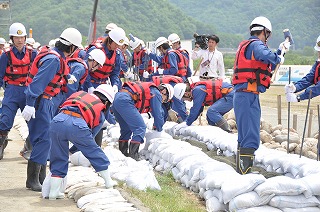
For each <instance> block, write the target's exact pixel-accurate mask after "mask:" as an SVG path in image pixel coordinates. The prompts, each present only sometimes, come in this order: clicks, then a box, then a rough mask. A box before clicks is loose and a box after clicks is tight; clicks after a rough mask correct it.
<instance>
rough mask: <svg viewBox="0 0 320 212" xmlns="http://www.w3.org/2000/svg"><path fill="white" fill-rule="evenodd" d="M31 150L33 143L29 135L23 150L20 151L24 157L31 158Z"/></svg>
mask: <svg viewBox="0 0 320 212" xmlns="http://www.w3.org/2000/svg"><path fill="white" fill-rule="evenodd" d="M31 152H32V145H31V142H30V138H29V136H28V137H27V138H26V140H25V142H24V145H23V148H22V150H21V151H20V155H21V156H22V157H24V159H26V160H29V159H30V155H31Z"/></svg>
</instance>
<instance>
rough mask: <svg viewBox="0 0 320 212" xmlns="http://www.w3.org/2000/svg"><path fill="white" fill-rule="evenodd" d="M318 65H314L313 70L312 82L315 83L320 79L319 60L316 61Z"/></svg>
mask: <svg viewBox="0 0 320 212" xmlns="http://www.w3.org/2000/svg"><path fill="white" fill-rule="evenodd" d="M317 63H318V65H317V66H316V70H315V72H314V80H313V81H314V84H317V83H318V82H319V80H320V76H319V73H320V70H319V69H320V62H317Z"/></svg>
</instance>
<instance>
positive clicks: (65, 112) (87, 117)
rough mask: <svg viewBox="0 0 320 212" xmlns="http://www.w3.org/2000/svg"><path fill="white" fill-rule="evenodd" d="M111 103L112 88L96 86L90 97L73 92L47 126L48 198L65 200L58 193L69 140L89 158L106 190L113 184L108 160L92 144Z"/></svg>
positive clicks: (63, 174)
mask: <svg viewBox="0 0 320 212" xmlns="http://www.w3.org/2000/svg"><path fill="white" fill-rule="evenodd" d="M113 100H114V90H113V88H112V86H111V85H107V84H102V85H99V86H98V87H97V88H96V89H95V90H94V91H93V94H88V93H87V92H85V91H78V92H75V93H73V94H72V95H71V96H70V97H69V98H68V99H67V100H66V101H65V102H64V103H63V104H62V107H61V109H60V112H59V114H58V115H56V116H55V117H54V118H53V120H52V122H51V124H50V130H49V134H50V138H51V140H52V146H51V150H50V171H51V173H52V175H51V178H50V192H49V199H52V200H54V199H61V198H64V194H63V193H60V189H61V184H62V181H63V178H64V177H65V176H66V175H67V172H68V159H69V141H70V142H71V143H73V145H75V146H76V147H77V149H78V150H79V151H81V152H82V153H83V155H84V156H85V157H86V158H88V160H89V161H90V163H91V165H92V167H93V168H94V169H95V170H96V172H98V173H99V174H100V176H101V177H102V178H103V179H104V181H105V186H106V188H111V187H112V186H114V185H116V182H114V181H113V180H112V179H111V177H110V173H109V169H108V167H109V165H110V161H109V159H108V157H107V156H106V155H105V153H104V152H103V150H102V149H101V148H100V147H99V146H98V145H97V144H96V143H95V140H94V136H95V135H96V134H97V133H98V132H99V131H100V129H101V127H102V125H103V124H104V122H105V113H106V111H107V110H109V107H110V105H111V104H112V102H113Z"/></svg>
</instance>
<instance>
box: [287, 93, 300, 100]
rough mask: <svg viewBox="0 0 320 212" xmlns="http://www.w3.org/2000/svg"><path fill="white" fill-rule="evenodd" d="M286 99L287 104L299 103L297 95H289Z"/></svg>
mask: <svg viewBox="0 0 320 212" xmlns="http://www.w3.org/2000/svg"><path fill="white" fill-rule="evenodd" d="M286 99H287V102H298V99H297V95H295V94H294V93H287V94H286Z"/></svg>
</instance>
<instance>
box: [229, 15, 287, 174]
mask: <svg viewBox="0 0 320 212" xmlns="http://www.w3.org/2000/svg"><path fill="white" fill-rule="evenodd" d="M271 33H272V26H271V22H270V21H269V20H268V19H267V18H266V17H263V16H259V17H256V18H255V19H254V20H253V21H252V22H251V24H250V37H249V39H248V40H244V41H242V42H241V43H240V45H239V47H238V51H237V54H236V59H235V63H234V74H233V78H232V83H233V85H234V89H235V91H236V92H235V94H234V98H233V107H234V113H235V117H236V123H237V129H238V152H237V157H236V159H237V160H236V163H237V172H238V173H239V174H246V173H250V172H251V168H252V165H253V160H254V152H255V151H256V150H257V149H258V148H259V145H260V118H261V108H260V101H259V94H260V93H264V92H265V91H266V90H267V89H268V88H269V86H270V78H271V70H274V67H275V66H276V65H277V64H279V63H280V64H282V63H283V62H284V57H283V56H282V55H281V51H280V50H279V49H278V50H277V52H272V51H271V49H269V47H268V46H267V41H268V39H269V38H270V36H271Z"/></svg>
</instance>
